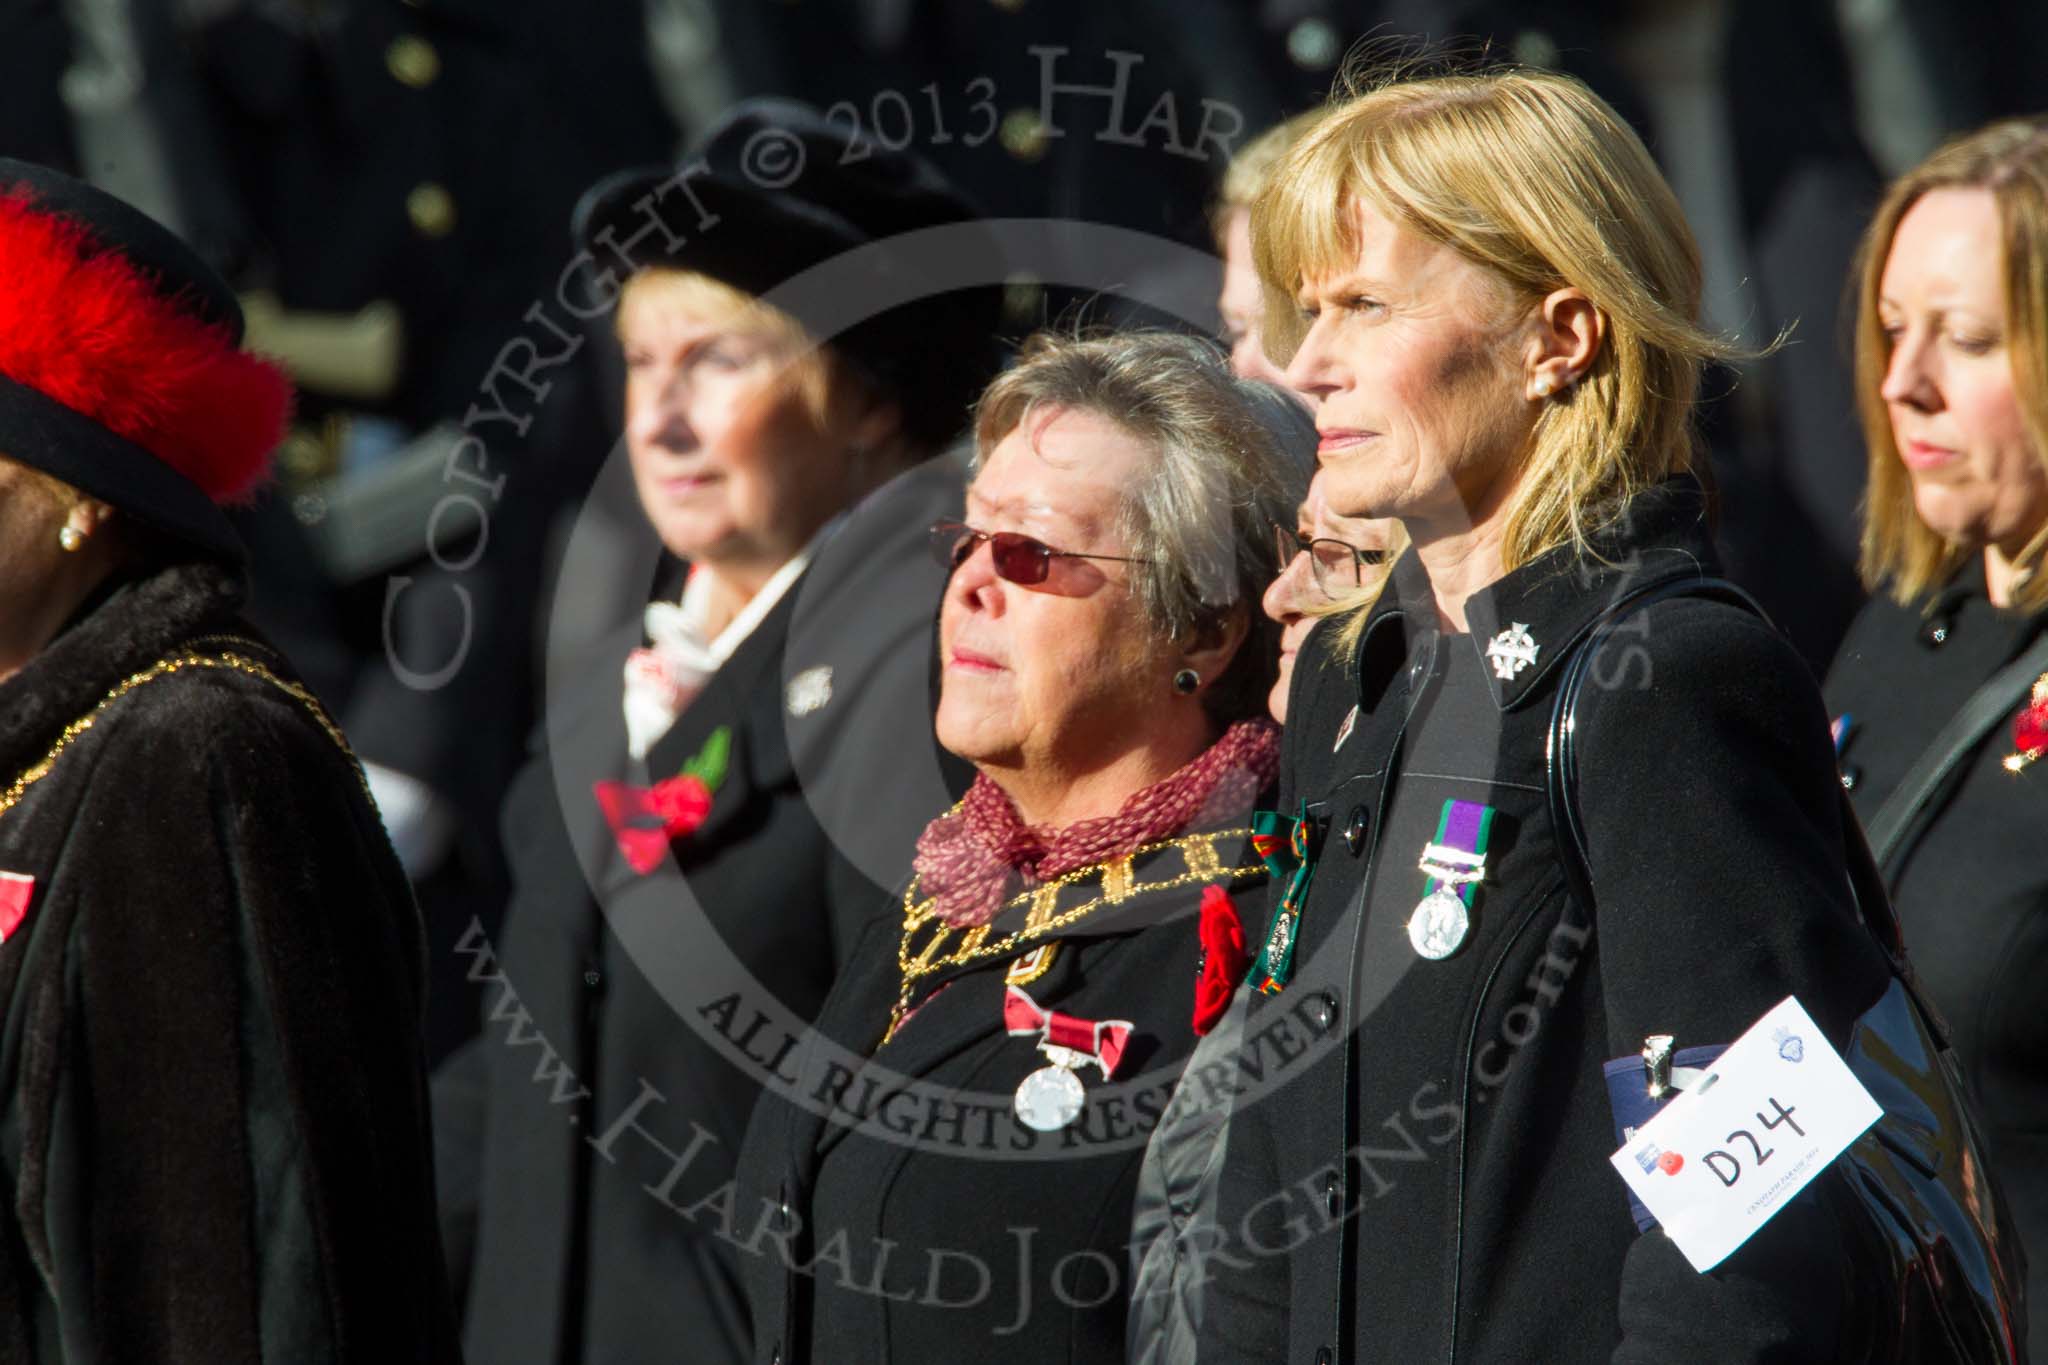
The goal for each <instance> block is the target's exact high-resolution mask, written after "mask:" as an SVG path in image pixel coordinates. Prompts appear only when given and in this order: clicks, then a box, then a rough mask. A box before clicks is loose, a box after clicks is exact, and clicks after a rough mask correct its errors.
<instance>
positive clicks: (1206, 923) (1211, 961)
mask: <svg viewBox="0 0 2048 1365" xmlns="http://www.w3.org/2000/svg"><path fill="white" fill-rule="evenodd" d="M1201 936H1202V972H1201V975H1200V976H1199V977H1198V978H1196V981H1195V1032H1196V1033H1197V1034H1205V1033H1207V1032H1208V1031H1209V1030H1210V1029H1212V1028H1214V1027H1216V1021H1217V1020H1218V1019H1221V1018H1222V1017H1223V1014H1224V1011H1226V1010H1228V1009H1229V1008H1230V997H1231V996H1233V995H1235V994H1236V993H1237V987H1238V984H1239V983H1240V982H1242V981H1243V980H1244V976H1245V973H1246V972H1247V971H1249V970H1250V969H1251V965H1252V957H1251V952H1250V950H1249V949H1247V948H1246V946H1245V941H1244V921H1243V920H1241V919H1239V918H1238V914H1237V906H1236V904H1234V903H1233V902H1232V901H1231V899H1230V894H1229V893H1228V892H1227V891H1225V890H1224V889H1223V888H1222V887H1220V886H1211V887H1208V888H1206V889H1204V890H1203V892H1202V927H1201Z"/></svg>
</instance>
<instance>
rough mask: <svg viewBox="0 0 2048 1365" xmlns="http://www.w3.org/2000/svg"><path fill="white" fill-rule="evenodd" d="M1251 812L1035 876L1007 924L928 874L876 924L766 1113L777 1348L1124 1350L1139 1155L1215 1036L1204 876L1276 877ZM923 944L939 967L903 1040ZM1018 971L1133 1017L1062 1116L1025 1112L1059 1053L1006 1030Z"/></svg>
mask: <svg viewBox="0 0 2048 1365" xmlns="http://www.w3.org/2000/svg"><path fill="white" fill-rule="evenodd" d="M1261 804H1264V802H1263V801H1262V802H1261ZM1242 823H1243V822H1242V821H1240V822H1238V824H1237V825H1236V826H1228V825H1226V826H1218V827H1211V828H1208V829H1205V830H1198V831H1194V832H1192V834H1191V835H1189V836H1184V837H1183V838H1182V839H1181V840H1180V841H1178V842H1173V843H1167V844H1162V845H1157V846H1151V847H1150V848H1149V849H1141V850H1140V851H1139V853H1138V854H1137V855H1135V856H1134V857H1133V858H1129V859H1124V860H1121V861H1120V862H1118V863H1112V864H1110V865H1108V869H1107V870H1106V871H1105V869H1103V868H1097V869H1092V870H1090V871H1088V872H1087V873H1085V874H1082V875H1077V876H1075V877H1073V878H1072V879H1071V881H1070V882H1069V884H1067V885H1064V886H1060V885H1058V884H1057V883H1054V884H1049V887H1048V888H1047V889H1046V890H1045V891H1044V892H1042V894H1044V895H1045V896H1046V899H1045V900H1044V901H1043V902H1042V903H1040V904H1038V905H1036V906H1034V903H1033V900H1032V897H1031V896H1030V895H1028V894H1024V895H1020V896H1019V897H1017V898H1015V899H1013V900H1012V901H1010V902H1008V903H1007V904H1006V907H1005V909H1004V910H1003V911H1002V912H1001V913H1000V914H999V915H998V916H997V917H996V919H995V920H993V921H992V922H991V924H990V925H989V926H988V927H987V932H986V933H982V932H981V931H977V930H966V931H961V930H951V931H949V932H947V933H946V934H945V935H944V936H936V935H935V930H936V929H938V928H939V927H940V926H939V925H937V924H936V923H935V922H933V921H932V920H931V918H930V916H929V914H928V906H929V902H928V901H922V900H920V899H919V898H918V897H917V896H916V894H915V882H914V881H912V882H911V884H910V887H909V888H908V889H907V890H906V893H905V895H904V897H903V898H902V899H901V900H900V901H899V903H898V907H897V913H896V914H895V915H893V916H892V917H891V918H889V919H888V920H885V921H881V922H878V923H876V924H875V925H873V926H871V927H870V929H869V931H868V933H867V934H866V935H865V936H864V937H863V938H862V940H861V942H860V943H859V945H858V946H857V947H856V948H855V950H854V954H853V958H852V960H851V961H850V962H849V963H848V965H847V968H846V972H845V974H844V975H843V976H842V977H841V978H840V979H839V982H838V983H837V984H836V985H835V986H834V987H833V989H832V994H831V997H830V998H829V999H827V1000H826V1002H825V1007H824V1009H823V1011H822V1012H821V1013H820V1014H819V1016H818V1022H817V1027H816V1029H815V1030H814V1031H813V1033H812V1034H811V1035H810V1036H809V1037H808V1038H807V1039H806V1042H805V1044H804V1046H803V1048H802V1050H801V1051H800V1052H799V1054H798V1055H797V1057H796V1058H795V1059H794V1060H793V1070H792V1071H791V1072H790V1077H791V1083H790V1084H788V1085H786V1086H783V1087H778V1088H777V1089H774V1090H771V1091H768V1092H766V1093H764V1095H763V1097H762V1100H761V1103H760V1106H759V1107H758V1108H757V1109H756V1110H755V1113H754V1121H753V1124H752V1125H751V1126H750V1127H749V1128H748V1130H747V1140H746V1147H745V1150H744V1152H743V1154H742V1157H741V1161H740V1170H739V1176H738V1195H737V1198H735V1199H734V1200H733V1201H732V1205H731V1209H732V1212H731V1227H732V1237H733V1240H734V1241H735V1242H736V1243H737V1244H739V1245H740V1246H741V1248H742V1250H743V1254H742V1256H741V1258H740V1260H741V1265H742V1268H743V1270H744V1273H745V1275H746V1283H747V1294H748V1298H749V1299H750V1300H751V1302H752V1305H753V1311H754V1331H755V1347H754V1359H755V1360H756V1361H758V1362H763V1363H764V1365H767V1363H769V1362H773V1363H775V1365H785V1363H786V1362H797V1361H811V1362H818V1365H825V1362H836V1361H906V1362H907V1361H940V1360H962V1359H964V1360H972V1361H976V1362H981V1363H982V1365H994V1363H995V1362H1016V1363H1017V1365H1027V1363H1028V1365H1051V1363H1052V1362H1076V1363H1080V1362H1088V1363H1090V1365H1094V1363H1097V1362H1099V1363H1101V1365H1107V1363H1108V1362H1114V1361H1121V1360H1122V1359H1123V1358H1124V1355H1123V1351H1124V1322H1125V1315H1126V1303H1127V1301H1128V1298H1129V1295H1130V1284H1131V1275H1130V1269H1131V1267H1130V1260H1129V1247H1128V1244H1129V1241H1130V1227H1131V1217H1132V1201H1133V1196H1134V1193H1135V1190H1136V1185H1137V1178H1138V1168H1139V1163H1140V1160H1141V1158H1142V1157H1143V1154H1144V1147H1145V1141H1146V1138H1147V1136H1148V1135H1149V1134H1150V1132H1151V1131H1152V1129H1153V1127H1154V1125H1156V1124H1157V1123H1158V1121H1159V1118H1160V1115H1161V1113H1162V1112H1163V1111H1164V1109H1165V1107H1166V1104H1167V1102H1168V1101H1169V1099H1170V1098H1171V1097H1172V1095H1173V1092H1174V1088H1175V1086H1176V1085H1177V1084H1178V1082H1179V1080H1180V1074H1181V1068H1182V1066H1183V1064H1184V1063H1185V1062H1186V1060H1187V1056H1188V1053H1189V1051H1190V1049H1191V1048H1192V1046H1193V1044H1194V1032H1193V1013H1194V1000H1195V976H1196V967H1197V963H1198V961H1199V959H1200V950H1201V944H1200V937H1199V932H1198V921H1197V918H1196V915H1197V910H1198V907H1199V905H1200V901H1201V897H1202V894H1203V891H1204V888H1205V887H1208V886H1212V885H1213V886H1221V887H1223V888H1225V890H1226V891H1227V892H1229V893H1230V894H1232V895H1233V896H1234V897H1236V898H1238V899H1239V900H1240V901H1241V902H1242V903H1244V904H1246V905H1249V904H1251V903H1253V902H1254V901H1256V899H1257V897H1256V894H1255V893H1256V890H1257V888H1258V886H1259V885H1260V884H1261V883H1262V882H1263V879H1264V869H1263V867H1262V865H1261V864H1260V863H1259V861H1258V859H1257V858H1256V857H1254V856H1253V855H1252V853H1251V850H1250V847H1249V841H1248V835H1249V831H1248V830H1247V829H1245V828H1243V827H1242ZM1062 920H1064V921H1065V922H1061V921H1062ZM1034 926H1039V927H1034ZM1041 948H1043V949H1044V950H1045V954H1046V956H1042V957H1038V958H1033V957H1030V956H1028V954H1030V953H1032V952H1033V951H1035V950H1039V949H1041ZM1048 957H1049V961H1048V960H1047V958H1048ZM905 960H909V961H911V962H913V963H917V962H923V963H928V964H930V969H929V970H923V971H921V972H920V974H919V975H917V976H916V978H915V981H914V985H913V989H912V992H911V995H910V1000H911V1002H912V1003H913V1004H914V1005H915V1006H916V1008H915V1011H914V1012H913V1013H912V1014H911V1015H910V1016H909V1017H908V1018H907V1019H906V1020H905V1021H904V1022H903V1024H902V1026H901V1028H900V1029H898V1030H897V1031H896V1032H895V1034H894V1035H893V1036H891V1037H888V1038H887V1040H886V1041H885V1040H884V1035H885V1033H886V1032H887V1031H888V1029H889V1025H890V1020H891V1017H892V1014H893V1013H894V1011H895V1009H896V1006H897V1004H898V1002H899V1000H900V999H902V998H903V984H904V980H905V974H904V972H903V970H902V963H903V961H905ZM1011 982H1016V983H1017V984H1018V986H1019V989H1021V990H1023V991H1025V992H1026V993H1027V994H1029V995H1030V997H1031V998H1032V1000H1033V1001H1035V1002H1036V1004H1037V1005H1038V1006H1039V1007H1040V1008H1042V1009H1046V1010H1055V1011H1058V1012H1060V1013H1063V1014H1067V1015H1071V1016H1076V1017H1078V1018H1082V1019H1088V1020H1096V1021H1100V1020H1125V1021H1128V1022H1129V1023H1131V1024H1132V1025H1133V1026H1134V1027H1133V1030H1132V1033H1131V1037H1130V1044H1129V1048H1128V1051H1127V1052H1126V1053H1125V1055H1124V1057H1123V1058H1122V1060H1121V1062H1120V1064H1119V1066H1118V1068H1117V1070H1116V1072H1115V1075H1114V1077H1113V1079H1112V1080H1111V1081H1109V1082H1107V1083H1106V1082H1105V1081H1104V1080H1103V1078H1102V1077H1101V1076H1100V1074H1099V1073H1098V1072H1097V1071H1095V1070H1093V1069H1089V1068H1084V1069H1083V1070H1082V1072H1081V1073H1080V1074H1081V1076H1082V1079H1083V1084H1084V1086H1085V1089H1086V1094H1087V1098H1086V1102H1085V1106H1084V1108H1083V1109H1082V1111H1081V1112H1080V1114H1079V1115H1078V1117H1076V1118H1075V1120H1074V1121H1073V1123H1072V1124H1071V1125H1069V1126H1068V1127H1066V1128H1064V1129H1061V1130H1059V1131H1056V1132H1049V1133H1047V1132H1038V1131H1035V1130H1033V1129H1031V1128H1029V1127H1027V1126H1025V1125H1024V1124H1023V1123H1021V1122H1019V1121H1018V1120H1017V1118H1016V1117H1015V1114H1014V1110H1013V1102H1014V1097H1015V1095H1016V1091H1017V1087H1018V1085H1019V1083H1021V1082H1022V1081H1023V1080H1024V1079H1025V1078H1026V1077H1027V1076H1029V1075H1031V1074H1032V1073H1033V1072H1035V1071H1038V1070H1040V1069H1041V1068H1042V1067H1044V1066H1045V1065H1046V1064H1047V1057H1046V1055H1045V1054H1042V1053H1041V1052H1040V1051H1039V1050H1038V1048H1037V1045H1036V1042H1035V1040H1034V1039H1033V1038H1031V1037H1023V1036H1012V1035H1011V1034H1010V1033H1009V1032H1008V1031H1007V1029H1006V1025H1005V1017H1004V1000H1005V996H1006V993H1007V988H1008V985H1009V984H1010V983H1011Z"/></svg>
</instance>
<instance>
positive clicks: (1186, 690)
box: [1173, 668, 1202, 697]
mask: <svg viewBox="0 0 2048 1365" xmlns="http://www.w3.org/2000/svg"><path fill="white" fill-rule="evenodd" d="M1201 685H1202V675H1201V674H1199V673H1197V672H1195V670H1194V669H1192V668H1183V669H1182V670H1181V671H1180V672H1178V673H1176V674H1174V675H1173V690H1174V691H1176V692H1178V693H1180V694H1181V695H1182V696H1183V697H1192V696H1194V695H1195V689H1196V688H1198V687H1200V686H1201Z"/></svg>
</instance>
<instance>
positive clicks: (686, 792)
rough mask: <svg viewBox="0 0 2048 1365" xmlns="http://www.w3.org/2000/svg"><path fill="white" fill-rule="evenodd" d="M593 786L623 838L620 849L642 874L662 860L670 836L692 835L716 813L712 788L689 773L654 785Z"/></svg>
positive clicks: (600, 805)
mask: <svg viewBox="0 0 2048 1365" xmlns="http://www.w3.org/2000/svg"><path fill="white" fill-rule="evenodd" d="M590 790H591V792H592V793H593V794H595V795H596V797H597V805H598V809H600V810H602V811H603V812H604V818H605V822H606V823H607V824H609V825H610V826H611V827H612V837H613V838H615V839H617V840H618V841H619V852H621V853H623V854H625V855H626V862H627V863H628V864H629V865H630V866H631V867H632V869H633V870H634V871H635V872H638V873H639V874H641V875H642V876H645V875H646V874H648V873H649V872H652V871H653V870H654V869H655V867H656V865H658V864H659V863H660V862H661V860H662V857H663V856H664V855H665V854H667V852H668V841H669V840H671V839H678V838H681V837H682V836H683V835H685V834H689V833H691V832H692V831H694V830H695V829H696V828H697V827H698V826H699V825H701V824H703V823H704V817H705V816H707V815H709V814H710V813H711V789H710V788H709V787H707V786H705V785H704V780H703V779H702V778H700V777H694V776H691V775H689V774H685V775H683V776H681V777H668V778H663V779H662V780H661V781H659V782H657V783H655V784H654V785H653V786H651V787H636V786H633V785H632V784H631V783H627V782H613V781H604V782H597V783H593V784H592V785H591V788H590Z"/></svg>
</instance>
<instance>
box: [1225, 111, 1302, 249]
mask: <svg viewBox="0 0 2048 1365" xmlns="http://www.w3.org/2000/svg"><path fill="white" fill-rule="evenodd" d="M1322 117H1323V111H1322V110H1321V109H1311V110H1309V111H1308V112H1307V113H1305V114H1296V115H1295V116H1294V117H1293V118H1291V119H1288V120H1286V121H1285V122H1282V123H1276V124H1274V125H1273V126H1272V127H1271V128H1268V129H1267V130H1266V131H1265V132H1263V133H1260V134H1259V135H1258V136H1257V137H1255V138H1253V139H1252V140H1251V141H1250V142H1247V143H1246V144H1245V145H1244V147H1243V148H1242V149H1241V150H1240V151H1239V152H1238V154H1237V155H1236V156H1234V157H1232V158H1230V165H1229V166H1228V167H1226V168H1225V169H1224V172H1223V183H1222V185H1220V186H1219V187H1218V188H1217V190H1216V202H1215V203H1214V204H1213V205H1211V206H1210V209H1209V231H1210V233H1211V234H1212V235H1213V236H1214V237H1215V239H1216V249H1217V251H1219V252H1220V251H1222V250H1223V249H1224V247H1225V245H1226V243H1225V238H1227V237H1228V236H1229V233H1230V219H1231V215H1233V214H1235V213H1238V212H1240V211H1242V212H1250V210H1251V207H1252V205H1253V204H1255V203H1257V202H1258V199H1259V196H1260V195H1261V194H1264V193H1265V192H1266V182H1267V181H1268V180H1271V179H1272V178H1273V171H1274V169H1275V168H1276V167H1278V166H1279V164H1280V159H1281V158H1282V157H1284V156H1286V155H1287V149H1288V148H1289V147H1292V146H1293V145H1294V144H1295V142H1296V140H1297V139H1299V138H1300V137H1301V135H1302V134H1303V133H1305V132H1307V131H1308V130H1309V129H1311V128H1313V127H1315V126H1316V124H1317V123H1318V122H1320V121H1321V119H1322Z"/></svg>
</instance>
